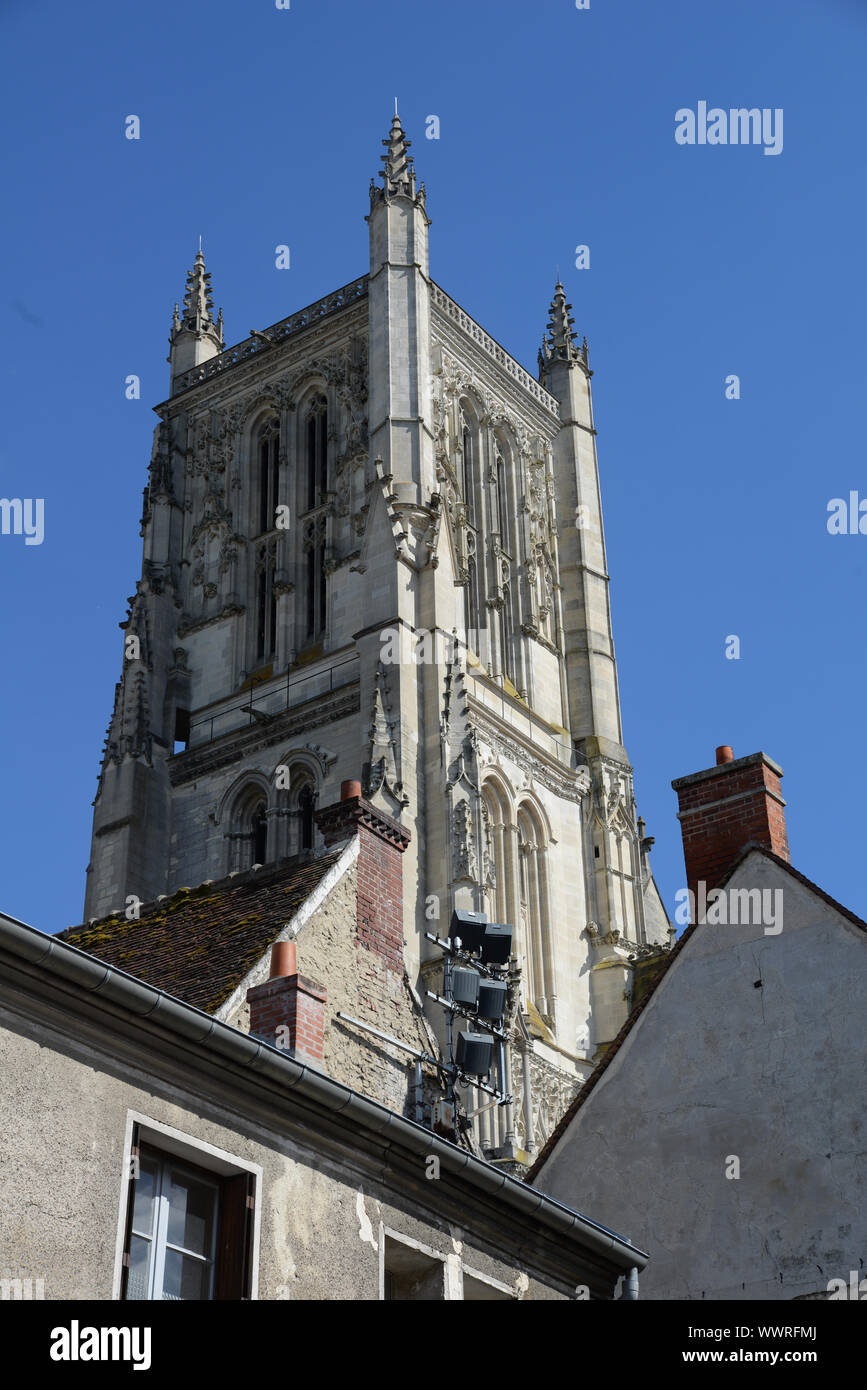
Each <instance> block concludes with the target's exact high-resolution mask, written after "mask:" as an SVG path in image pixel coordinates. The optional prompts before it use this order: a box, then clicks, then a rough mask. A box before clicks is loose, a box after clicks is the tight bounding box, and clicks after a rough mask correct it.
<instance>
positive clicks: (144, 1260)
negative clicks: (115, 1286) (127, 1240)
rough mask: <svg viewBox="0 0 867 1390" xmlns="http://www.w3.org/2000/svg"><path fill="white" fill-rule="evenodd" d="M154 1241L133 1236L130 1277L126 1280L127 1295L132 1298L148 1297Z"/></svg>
mask: <svg viewBox="0 0 867 1390" xmlns="http://www.w3.org/2000/svg"><path fill="white" fill-rule="evenodd" d="M152 1250H153V1242H152V1241H149V1240H142V1238H141V1236H133V1238H132V1244H131V1245H130V1252H129V1277H128V1278H127V1282H126V1296H127V1298H131V1299H140V1298H148V1297H149V1296H150V1295H149V1294H148V1286H149V1283H150V1274H151V1251H152Z"/></svg>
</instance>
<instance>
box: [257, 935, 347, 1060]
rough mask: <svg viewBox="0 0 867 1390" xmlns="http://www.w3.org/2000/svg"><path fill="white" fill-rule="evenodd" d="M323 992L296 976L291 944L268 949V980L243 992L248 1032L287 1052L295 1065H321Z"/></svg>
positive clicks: (320, 988) (324, 996)
mask: <svg viewBox="0 0 867 1390" xmlns="http://www.w3.org/2000/svg"><path fill="white" fill-rule="evenodd" d="M327 998H328V995H327V992H326V990H325V989H324V987H323V986H322V985H317V984H315V983H314V981H313V980H308V979H307V978H306V976H304V975H299V974H298V966H297V963H296V951H295V942H294V941H277V942H275V944H274V945H273V946H272V947H271V978H270V979H269V980H267V981H266V982H265V984H264V985H254V986H253V988H252V989H248V990H247V1003H248V1004H249V1005H250V1032H251V1033H255V1034H256V1036H257V1037H260V1038H266V1039H267V1040H268V1042H271V1043H273V1044H274V1046H275V1047H279V1048H281V1049H284V1050H285V1051H287V1052H290V1053H291V1054H292V1056H293V1057H295V1058H297V1060H298V1061H299V1062H312V1063H313V1064H314V1066H321V1065H322V1044H323V1037H324V1033H325V1002H326V999H327Z"/></svg>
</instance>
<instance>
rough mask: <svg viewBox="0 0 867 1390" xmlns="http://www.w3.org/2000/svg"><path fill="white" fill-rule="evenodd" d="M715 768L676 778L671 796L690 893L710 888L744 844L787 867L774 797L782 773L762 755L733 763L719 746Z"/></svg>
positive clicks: (782, 821)
mask: <svg viewBox="0 0 867 1390" xmlns="http://www.w3.org/2000/svg"><path fill="white" fill-rule="evenodd" d="M716 762H717V765H716V767H709V768H707V770H706V771H704V772H694V773H692V775H691V776H689V777H678V778H677V779H676V780H675V781H674V782H672V784H671V785H672V787H673V788H674V790H675V791H676V792H677V798H678V803H679V810H678V814H677V818H678V820H679V821H680V826H681V833H682V835H683V857H684V859H685V861H686V881H687V886H688V887H689V888H690V889H691V890H692V892H693V893H695V892H696V891H697V887H696V886H697V884H698V883H699V882H704V883H705V884H706V885H707V890H708V892H709V891H710V890H711V888H715V887H716V886H717V885H718V884H719V883H720V881H721V880H722V878H723V877H724V876H725V874H726V872H727V871H728V870H729V869H730V868H731V867H732V865H733V864H734V862H735V860H736V859H737V858H738V856H739V855H740V853H741V852H742V850H744V849H745V848H746V846H747V845H748V844H750V843H755V844H760V845H764V847H765V848H766V849H769V850H772V851H773V853H774V854H778V855H779V856H780V858H781V859H785V860H786V861H787V862H788V859H789V842H788V838H787V835H786V814H785V811H784V809H783V808H784V806H785V804H786V803H785V801H784V800H783V797H782V795H781V792H780V779H781V778H782V776H783V769H782V768H781V767H779V766H778V765H777V763H775V762H773V761H772V759H771V758H769V757H768V756H767V754H766V753H750V754H749V756H748V757H746V758H736V757H735V756H734V754H733V752H732V750H731V748H730V747H729V746H728V744H723V745H722V747H720V748H718V749H717V750H716Z"/></svg>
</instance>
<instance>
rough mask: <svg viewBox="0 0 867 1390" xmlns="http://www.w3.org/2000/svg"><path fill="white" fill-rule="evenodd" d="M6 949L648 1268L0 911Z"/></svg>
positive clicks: (492, 1172)
mask: <svg viewBox="0 0 867 1390" xmlns="http://www.w3.org/2000/svg"><path fill="white" fill-rule="evenodd" d="M0 949H6V950H8V951H9V952H10V953H11V954H13V955H15V956H18V957H19V958H21V959H22V960H24V961H26V962H27V963H28V964H30V965H32V966H35V967H37V968H38V969H41V970H46V971H49V972H50V973H51V974H53V975H56V976H58V977H60V978H61V979H63V980H64V981H66V982H67V983H69V984H72V985H74V986H76V987H77V988H79V989H81V990H83V991H84V992H86V993H90V994H94V995H99V996H100V998H103V999H106V1000H108V1001H110V1002H111V1003H113V1004H115V1005H117V1006H118V1007H121V1008H123V1009H124V1010H126V1011H127V1012H129V1013H131V1014H134V1015H136V1016H137V1017H139V1018H147V1019H151V1020H155V1021H156V1022H157V1023H158V1024H159V1025H161V1026H162V1027H164V1028H165V1029H166V1030H167V1031H171V1032H172V1033H174V1034H176V1035H178V1036H180V1037H182V1038H183V1039H184V1040H185V1041H186V1042H188V1043H191V1044H196V1045H198V1046H200V1047H204V1048H206V1049H207V1050H208V1051H210V1052H215V1053H218V1054H219V1055H220V1056H221V1057H225V1058H227V1059H229V1060H230V1061H232V1062H234V1063H235V1064H236V1065H238V1066H240V1067H249V1068H250V1069H251V1070H252V1071H254V1072H257V1073H259V1074H260V1075H262V1076H263V1077H267V1078H268V1079H269V1080H272V1081H275V1082H278V1083H279V1084H281V1085H282V1086H285V1087H286V1088H287V1089H291V1090H297V1093H298V1095H299V1096H304V1097H305V1098H306V1099H307V1100H309V1101H311V1102H313V1103H314V1104H315V1105H317V1106H318V1107H319V1108H320V1109H322V1110H324V1111H326V1112H329V1113H330V1114H332V1115H339V1114H345V1115H347V1116H348V1117H349V1118H350V1119H351V1123H352V1126H353V1127H355V1126H357V1125H361V1126H363V1127H364V1128H365V1129H367V1130H368V1131H370V1132H372V1133H374V1134H377V1135H386V1136H388V1137H389V1139H390V1141H391V1142H392V1143H393V1144H394V1145H395V1146H396V1147H403V1148H404V1149H408V1150H409V1151H410V1152H413V1153H418V1154H423V1155H425V1157H427V1156H429V1155H436V1157H437V1158H439V1160H440V1165H441V1167H442V1168H444V1169H445V1170H446V1171H447V1172H449V1173H452V1174H454V1175H456V1176H460V1177H463V1178H464V1179H465V1180H466V1181H467V1182H468V1183H470V1184H471V1185H472V1186H473V1187H475V1188H478V1189H479V1190H480V1191H482V1192H484V1193H486V1194H487V1195H489V1196H494V1195H497V1196H498V1197H499V1198H500V1200H501V1201H502V1202H503V1203H504V1204H505V1206H506V1207H508V1208H511V1209H512V1210H513V1211H515V1212H516V1213H519V1214H520V1215H522V1216H525V1217H528V1216H534V1217H535V1218H536V1220H537V1221H538V1222H539V1224H540V1225H541V1226H543V1227H545V1228H547V1229H548V1230H549V1231H550V1232H551V1234H552V1235H556V1236H558V1237H560V1238H561V1239H562V1238H563V1237H564V1236H565V1237H566V1238H567V1239H568V1240H570V1242H572V1243H574V1244H576V1245H581V1246H583V1247H584V1248H585V1249H589V1250H592V1251H593V1252H594V1253H595V1254H597V1255H600V1256H603V1257H605V1258H607V1259H608V1260H610V1261H611V1262H612V1263H613V1264H615V1265H617V1266H619V1267H620V1268H622V1269H623V1271H624V1273H627V1274H628V1272H629V1271H630V1270H631V1269H637V1270H641V1269H643V1268H644V1266H645V1265H646V1264H647V1261H648V1256H647V1254H646V1253H645V1252H644V1251H642V1250H639V1249H638V1248H637V1247H636V1246H634V1245H632V1244H631V1243H630V1242H629V1241H628V1240H627V1239H626V1237H625V1236H619V1235H617V1234H616V1232H614V1231H609V1230H608V1229H607V1228H606V1227H605V1226H600V1225H598V1223H597V1222H595V1221H591V1220H590V1219H589V1218H588V1217H586V1216H581V1215H580V1214H579V1213H578V1212H574V1211H572V1210H571V1209H570V1208H569V1207H566V1206H563V1205H562V1204H561V1203H560V1202H557V1201H555V1200H554V1199H553V1198H551V1197H546V1196H545V1195H544V1194H543V1193H541V1192H538V1191H537V1190H536V1189H535V1188H532V1187H528V1186H527V1184H526V1183H523V1182H520V1181H519V1180H518V1179H517V1178H513V1177H511V1176H510V1175H509V1174H506V1173H503V1172H501V1171H500V1170H499V1169H497V1168H494V1167H493V1166H492V1165H491V1164H489V1163H486V1162H484V1160H482V1159H479V1158H476V1157H475V1155H474V1154H471V1153H469V1152H467V1151H466V1150H464V1149H460V1148H458V1146H457V1145H456V1144H451V1143H449V1142H448V1140H446V1139H443V1138H441V1137H440V1136H439V1135H436V1134H434V1133H433V1132H432V1131H431V1130H429V1129H425V1128H424V1127H423V1126H422V1125H419V1124H416V1123H415V1122H414V1121H413V1120H408V1119H406V1118H404V1116H402V1115H398V1114H396V1113H395V1112H394V1111H392V1110H389V1109H387V1107H386V1106H384V1105H380V1104H379V1102H378V1101H374V1100H368V1099H367V1097H366V1096H362V1095H360V1094H359V1092H357V1091H354V1090H352V1088H351V1087H349V1086H345V1085H343V1084H342V1083H341V1082H338V1081H334V1080H332V1079H331V1078H330V1077H328V1076H326V1075H324V1073H322V1072H319V1071H316V1070H315V1069H314V1068H313V1067H310V1066H305V1065H304V1064H302V1063H301V1062H297V1061H295V1059H294V1058H293V1057H290V1056H289V1055H288V1054H287V1053H286V1052H285V1051H281V1050H280V1049H279V1048H277V1047H272V1046H271V1045H270V1044H268V1043H264V1042H261V1041H260V1040H259V1039H258V1038H255V1037H251V1036H250V1035H249V1034H248V1033H242V1032H241V1031H240V1030H239V1029H237V1028H232V1027H230V1026H229V1025H228V1024H226V1023H223V1022H221V1021H220V1020H218V1019H216V1018H212V1017H211V1016H210V1014H206V1013H204V1012H203V1011H202V1010H201V1009H197V1008H195V1007H194V1006H193V1005H192V1004H185V1003H183V1002H182V1001H181V1000H180V999H176V998H174V996H173V995H170V994H166V993H165V992H164V991H163V990H159V989H154V988H153V987H152V986H151V985H147V984H145V983H144V981H142V980H139V979H137V978H136V977H135V976H134V975H128V974H126V972H125V971H122V970H118V969H117V968H116V967H114V966H111V965H107V964H106V963H105V962H104V961H100V960H97V959H96V957H94V956H90V955H87V953H86V952H84V951H80V950H79V949H78V948H77V947H76V946H72V945H70V944H69V943H68V942H66V941H61V940H60V939H59V938H58V937H56V936H48V935H46V933H45V932H41V931H38V930H37V928H35V927H30V926H27V925H26V923H24V922H19V921H17V920H16V919H15V918H13V917H8V916H6V915H5V914H2V913H0Z"/></svg>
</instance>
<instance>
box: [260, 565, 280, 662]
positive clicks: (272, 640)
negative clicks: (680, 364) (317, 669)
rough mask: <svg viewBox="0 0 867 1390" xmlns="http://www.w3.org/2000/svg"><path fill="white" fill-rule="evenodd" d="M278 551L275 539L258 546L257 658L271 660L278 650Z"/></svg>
mask: <svg viewBox="0 0 867 1390" xmlns="http://www.w3.org/2000/svg"><path fill="white" fill-rule="evenodd" d="M276 573H277V551H276V545H275V542H274V540H270V541H265V542H264V544H262V545H259V546H257V547H256V660H257V661H260V662H261V661H271V660H273V659H274V657H275V655H276V652H277V594H276V592H275V580H276Z"/></svg>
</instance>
